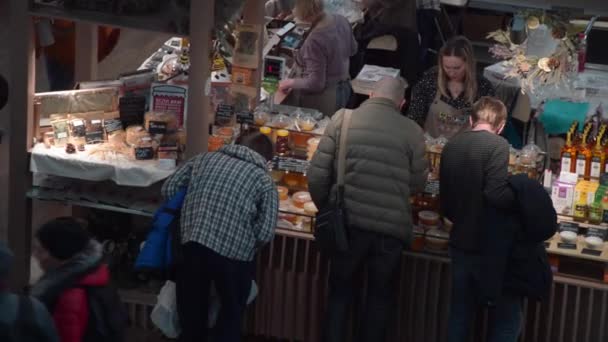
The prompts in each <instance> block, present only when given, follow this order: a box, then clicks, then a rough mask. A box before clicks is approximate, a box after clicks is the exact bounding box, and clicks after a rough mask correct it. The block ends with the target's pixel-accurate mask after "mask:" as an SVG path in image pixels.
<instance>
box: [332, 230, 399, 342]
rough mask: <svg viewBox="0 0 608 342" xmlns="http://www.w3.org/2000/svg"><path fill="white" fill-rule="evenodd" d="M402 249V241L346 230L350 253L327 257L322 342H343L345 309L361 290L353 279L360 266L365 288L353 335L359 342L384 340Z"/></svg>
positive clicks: (392, 306) (392, 305)
mask: <svg viewBox="0 0 608 342" xmlns="http://www.w3.org/2000/svg"><path fill="white" fill-rule="evenodd" d="M403 247H404V244H403V242H401V241H400V240H397V239H395V238H392V237H389V236H386V235H380V234H376V233H371V232H366V231H362V230H357V229H351V230H350V250H349V251H348V252H347V253H343V254H340V255H338V256H334V257H332V258H331V271H330V276H329V303H328V309H327V310H328V312H327V316H326V321H325V324H326V326H325V331H324V341H325V342H342V341H345V333H346V323H347V320H348V317H349V306H350V303H351V301H352V298H353V293H354V291H355V289H361V284H359V283H355V279H354V276H355V274H356V273H357V271H359V270H360V269H361V267H362V266H363V265H366V266H367V268H368V284H367V287H368V288H367V298H366V300H365V306H364V308H363V311H362V316H361V318H360V321H359V322H356V323H359V324H356V326H357V327H358V328H359V332H358V334H357V335H356V336H357V339H358V340H359V341H363V342H365V341H378V342H380V341H384V340H385V339H386V325H387V321H388V318H389V317H390V316H389V315H390V313H391V312H392V311H393V309H394V306H395V305H396V304H395V300H394V296H395V284H396V281H395V275H396V273H397V270H398V269H399V265H400V261H401V253H402V252H403Z"/></svg>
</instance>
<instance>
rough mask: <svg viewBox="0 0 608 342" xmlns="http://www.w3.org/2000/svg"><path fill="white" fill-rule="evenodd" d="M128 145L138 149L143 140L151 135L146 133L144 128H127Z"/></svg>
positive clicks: (137, 126) (136, 126)
mask: <svg viewBox="0 0 608 342" xmlns="http://www.w3.org/2000/svg"><path fill="white" fill-rule="evenodd" d="M126 132H127V144H128V145H129V146H131V147H136V146H138V145H139V143H140V142H141V140H142V138H149V137H150V134H149V133H148V132H146V130H145V129H144V127H143V126H140V125H134V126H129V127H127V131H126Z"/></svg>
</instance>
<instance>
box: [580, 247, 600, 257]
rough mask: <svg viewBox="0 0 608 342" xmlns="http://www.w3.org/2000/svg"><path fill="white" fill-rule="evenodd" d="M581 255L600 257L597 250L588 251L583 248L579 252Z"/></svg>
mask: <svg viewBox="0 0 608 342" xmlns="http://www.w3.org/2000/svg"><path fill="white" fill-rule="evenodd" d="M581 253H582V254H587V255H593V256H600V255H602V251H600V250H597V249H589V248H583V250H582V251H581Z"/></svg>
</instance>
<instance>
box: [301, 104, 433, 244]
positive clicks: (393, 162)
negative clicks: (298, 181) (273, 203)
mask: <svg viewBox="0 0 608 342" xmlns="http://www.w3.org/2000/svg"><path fill="white" fill-rule="evenodd" d="M343 117H344V115H343V112H339V113H338V114H336V115H335V116H334V117H333V119H332V121H331V123H330V124H329V125H328V126H327V129H326V130H325V136H324V137H323V138H322V139H321V142H320V143H319V147H318V149H317V152H316V153H315V155H314V157H313V159H312V161H311V165H310V168H309V170H308V174H307V175H308V187H309V191H310V194H311V196H312V199H313V201H314V202H315V204H316V205H317V207H319V208H320V207H323V206H324V205H326V204H327V203H328V201H335V197H336V188H337V187H336V183H337V176H336V172H337V160H338V149H339V146H337V145H338V144H339V141H340V129H341V127H342V120H343ZM346 145H347V152H346V166H345V177H344V183H345V186H344V201H345V209H346V215H347V220H348V225H349V226H350V227H354V228H357V229H361V230H366V231H371V232H377V233H380V234H384V235H388V236H391V237H395V238H397V239H400V240H402V241H404V242H406V243H407V242H409V240H410V238H411V235H412V218H411V207H410V203H409V197H410V194H411V193H413V192H417V191H420V190H422V189H423V187H424V185H425V183H426V178H427V175H428V160H427V158H426V157H425V144H424V136H423V133H422V129H421V128H420V127H419V126H418V125H417V124H416V123H414V121H412V120H410V119H408V118H406V117H404V116H402V115H401V113H400V112H399V110H398V108H397V107H396V106H395V104H394V103H393V102H392V101H391V100H389V99H384V98H372V99H369V100H367V101H366V102H364V103H363V104H362V105H361V107H359V108H358V109H357V110H355V111H354V112H353V114H352V119H351V126H350V129H349V131H348V139H347V144H346ZM329 203H331V202H329Z"/></svg>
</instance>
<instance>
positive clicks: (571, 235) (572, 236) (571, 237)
mask: <svg viewBox="0 0 608 342" xmlns="http://www.w3.org/2000/svg"><path fill="white" fill-rule="evenodd" d="M559 236H560V237H561V239H562V241H563V242H565V243H576V240H577V238H578V235H576V233H575V232H571V231H563V232H560V233H559Z"/></svg>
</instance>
